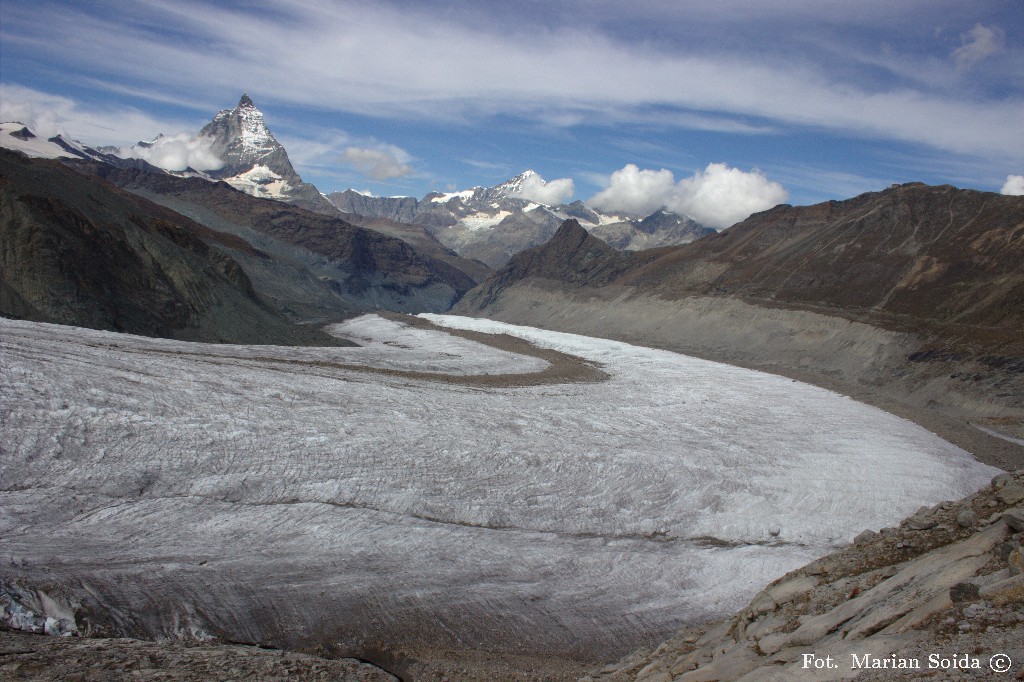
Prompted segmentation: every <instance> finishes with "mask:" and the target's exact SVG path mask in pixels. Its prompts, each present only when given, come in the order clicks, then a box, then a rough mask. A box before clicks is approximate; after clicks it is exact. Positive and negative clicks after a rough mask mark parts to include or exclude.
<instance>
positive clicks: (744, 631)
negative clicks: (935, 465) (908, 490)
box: [585, 470, 1024, 682]
mask: <svg viewBox="0 0 1024 682" xmlns="http://www.w3.org/2000/svg"><path fill="white" fill-rule="evenodd" d="M1022 543H1024V470H1020V471H1017V472H1016V473H1015V474H1012V475H1011V474H1002V475H1000V476H997V477H996V478H995V479H993V481H992V485H991V486H990V487H989V488H987V489H985V490H982V491H981V492H979V493H977V494H975V495H972V496H970V497H967V498H964V499H962V500H958V501H955V502H953V501H951V502H944V503H941V504H938V505H935V506H934V507H922V508H921V509H920V510H919V511H918V512H917V513H916V514H914V515H913V516H911V517H908V518H907V519H905V520H904V521H903V522H902V523H901V524H900V526H899V527H894V528H884V529H882V530H881V532H880V533H875V532H873V531H865V532H864V533H862V534H861V535H860V536H858V537H857V539H856V541H855V542H854V544H853V545H852V546H851V547H849V548H848V549H845V550H842V551H839V552H835V553H833V554H830V555H828V556H826V557H823V558H821V559H819V560H817V561H814V562H812V563H810V564H808V565H807V566H804V567H803V568H800V569H799V570H796V571H793V572H791V573H789V574H787V575H785V576H783V577H782V578H780V579H778V580H776V581H774V582H773V583H772V584H771V585H769V586H768V587H766V588H765V589H764V590H763V591H762V592H761V593H760V594H758V595H757V596H756V597H754V599H753V600H752V601H751V602H750V604H749V605H747V606H746V607H745V608H744V609H742V610H740V611H739V612H738V613H737V614H736V615H734V616H733V617H731V618H729V619H726V620H723V621H719V622H716V623H711V624H708V625H705V626H702V627H698V628H689V629H686V630H683V631H681V632H680V633H679V634H678V635H676V636H675V637H673V638H672V639H670V640H668V641H666V642H665V643H663V644H661V645H660V646H659V647H657V648H656V649H654V650H653V651H647V652H639V653H637V654H634V655H633V656H630V657H629V658H627V659H625V660H623V661H622V662H620V663H618V664H613V665H609V666H607V667H605V668H603V669H602V670H600V671H598V672H596V673H594V674H593V675H592V676H590V677H587V678H585V679H586V680H590V681H591V682H594V681H596V680H606V681H608V682H611V681H625V680H635V681H636V682H684V681H685V682H697V681H698V680H700V681H710V680H738V681H743V682H773V681H776V680H778V681H779V682H783V681H789V680H808V681H817V680H835V679H850V678H854V677H856V679H858V680H910V679H951V680H954V679H965V678H966V679H994V678H995V677H998V676H999V675H1001V674H1005V676H1006V679H1022V676H1024V636H1022V635H1024V554H1022V551H1024V550H1022V548H1021V545H1022ZM886 665H889V666H891V667H890V668H888V669H887V668H885V667H884V666H886ZM937 675H938V676H940V677H936V676H937ZM990 676H991V677H990Z"/></svg>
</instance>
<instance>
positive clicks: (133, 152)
mask: <svg viewBox="0 0 1024 682" xmlns="http://www.w3.org/2000/svg"><path fill="white" fill-rule="evenodd" d="M212 146H213V138H212V137H205V136H199V135H192V134H189V133H178V134H177V135H173V136H170V137H168V136H166V135H161V136H160V137H158V138H157V139H155V140H154V141H153V143H152V145H151V146H148V147H146V146H140V145H132V146H131V147H121V148H120V149H118V150H117V155H118V156H120V157H121V158H124V159H142V160H144V161H148V162H149V163H151V164H153V165H154V166H156V167H157V168H163V169H164V170H171V171H181V170H185V169H186V168H189V167H191V168H194V169H195V170H201V171H203V170H217V169H218V168H221V167H222V166H223V165H224V160H223V159H221V158H220V156H219V155H217V154H216V153H214V151H213V150H212Z"/></svg>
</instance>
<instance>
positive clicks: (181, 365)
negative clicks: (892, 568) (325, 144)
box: [0, 316, 995, 679]
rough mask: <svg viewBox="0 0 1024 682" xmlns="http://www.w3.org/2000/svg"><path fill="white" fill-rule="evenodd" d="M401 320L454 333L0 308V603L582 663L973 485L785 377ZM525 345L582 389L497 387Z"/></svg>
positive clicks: (434, 653)
mask: <svg viewBox="0 0 1024 682" xmlns="http://www.w3.org/2000/svg"><path fill="white" fill-rule="evenodd" d="M427 319H429V320H430V321H432V322H434V323H436V324H441V325H444V326H445V327H454V328H456V329H458V328H463V329H467V330H469V331H470V332H472V334H473V335H472V338H463V337H455V338H452V337H450V336H449V335H448V333H447V332H445V331H443V330H441V329H436V328H423V324H422V323H416V324H413V325H406V324H404V323H402V322H399V321H395V320H388V319H385V318H379V317H360V318H356V319H354V320H353V321H351V322H349V323H344V324H342V325H340V326H335V327H333V328H332V330H331V331H332V333H334V334H338V335H341V336H342V337H345V338H348V339H351V340H354V341H356V342H358V343H359V344H361V345H360V347H358V348H352V349H345V348H335V349H301V348H299V349H288V348H283V347H273V346H260V347H247V346H203V345H195V344H185V343H181V342H173V341H163V340H157V339H145V338H142V337H131V336H125V335H117V334H110V333H106V332H97V331H88V330H84V329H75V328H71V327H54V326H49V325H41V324H39V323H29V322H12V321H3V322H2V324H3V325H4V333H3V354H4V359H3V363H2V365H0V366H2V367H3V374H4V376H3V383H4V386H5V387H6V388H5V391H4V395H3V404H2V410H3V417H4V418H3V420H2V422H3V442H5V443H11V444H15V445H16V447H15V448H14V449H13V450H11V451H9V452H8V453H7V455H6V456H5V460H4V464H3V469H2V470H0V476H2V479H3V480H4V481H5V486H4V491H3V492H2V495H0V497H2V500H3V502H2V504H3V508H4V510H5V514H4V518H5V519H6V522H5V525H4V528H3V529H2V531H0V532H2V533H3V536H4V537H5V538H6V541H5V544H4V550H3V552H4V554H3V556H2V557H0V558H2V561H3V565H4V566H5V569H4V576H5V577H4V586H5V592H4V594H5V604H6V606H5V609H6V612H7V613H9V614H10V613H14V614H21V615H19V616H18V618H20V619H21V621H20V622H21V623H22V625H26V624H31V623H38V625H37V627H40V628H41V629H42V627H43V626H44V623H43V621H44V620H45V621H46V623H45V627H46V628H48V629H52V630H53V631H54V633H56V632H58V631H60V630H61V629H62V628H63V629H65V630H68V631H77V632H79V633H80V634H90V635H103V634H116V635H119V636H125V635H131V636H135V637H144V638H151V637H158V638H160V637H172V638H175V637H183V636H184V637H197V638H200V639H205V638H209V637H217V638H220V639H223V640H227V641H231V642H252V643H258V644H260V645H263V646H274V647H281V648H285V649H293V650H294V649H298V650H302V651H314V650H316V651H326V652H330V653H331V654H332V655H335V656H341V657H356V658H360V659H363V660H370V661H374V662H377V663H378V664H379V665H381V666H382V667H384V668H385V669H387V670H389V671H391V672H397V673H398V674H399V675H400V676H402V677H403V678H406V677H408V676H411V677H413V678H416V679H419V678H421V677H427V676H428V675H429V674H430V671H432V670H440V671H443V670H446V669H447V668H446V666H449V665H454V663H452V662H453V661H455V662H458V665H460V666H463V667H465V666H472V665H477V666H479V665H483V664H482V663H481V662H480V661H482V660H485V659H486V660H488V661H490V662H489V663H487V664H486V665H487V666H496V667H495V668H494V669H495V670H497V669H504V670H520V671H521V672H522V670H529V669H531V667H530V666H531V665H532V666H536V665H538V662H539V661H548V662H549V663H551V664H554V665H556V667H557V666H559V665H560V666H563V667H566V666H567V668H566V669H575V670H576V671H577V673H578V674H582V673H583V672H584V671H585V670H586V669H587V668H588V667H592V666H594V665H597V664H600V663H607V662H609V661H611V660H614V659H615V658H617V657H618V656H621V655H624V654H626V653H628V652H629V651H631V650H633V649H635V648H637V647H639V646H644V645H650V644H653V643H655V642H657V641H658V640H659V639H661V638H664V637H667V636H668V635H670V634H671V633H672V632H674V631H675V630H677V629H678V628H679V627H681V626H684V625H687V624H692V623H698V622H703V621H705V620H707V619H709V618H715V617H720V616H723V615H725V614H728V613H730V612H732V611H733V610H735V609H737V608H738V607H740V606H741V605H742V604H743V603H744V602H745V601H746V600H747V599H749V597H750V596H752V595H753V594H754V593H755V592H756V591H757V590H758V589H760V586H761V585H763V584H764V583H765V582H768V581H769V580H771V579H773V578H774V577H776V576H779V575H781V574H783V573H785V572H786V571H789V570H791V569H793V568H796V567H798V566H801V565H803V564H804V563H806V562H807V561H809V560H811V559H813V558H815V557H817V556H821V555H822V554H824V553H826V552H828V551H829V550H830V549H832V548H833V547H837V546H842V545H843V544H845V543H846V542H848V541H849V540H850V539H851V538H852V536H853V535H856V534H857V533H859V532H860V531H861V530H863V528H865V527H875V528H880V527H882V526H885V525H891V524H893V523H895V522H897V521H898V520H899V519H900V518H902V517H903V516H905V515H906V514H908V513H909V512H911V511H912V510H913V509H915V508H917V507H918V506H920V505H921V504H933V503H935V502H939V501H941V500H944V499H949V498H955V497H959V496H962V495H964V494H967V493H969V492H971V491H972V490H974V489H976V488H977V487H979V486H980V485H981V484H982V483H983V482H984V481H986V480H987V479H988V478H990V477H991V476H992V474H993V472H994V471H995V470H994V469H992V468H991V467H987V466H984V465H981V464H979V463H977V462H974V461H973V460H972V459H971V458H970V457H969V456H968V455H967V453H965V452H963V451H962V450H960V449H958V448H955V447H953V446H950V445H949V444H948V443H944V442H943V441H941V440H940V439H938V438H936V437H935V436H933V435H932V434H930V433H928V432H926V431H924V430H923V429H920V428H919V427H916V426H914V425H912V424H911V423H909V422H906V421H903V420H900V419H897V418H894V417H891V416H890V415H887V414H885V413H884V412H881V411H879V410H875V409H873V408H869V407H866V406H863V405H861V404H859V403H856V402H854V401H851V400H848V399H846V398H844V397H842V396H839V395H836V394H833V393H830V392H828V391H824V390H821V389H818V388H814V387H812V386H808V385H805V384H795V383H793V382H791V381H790V380H788V379H782V378H779V377H775V376H772V375H767V374H761V373H756V372H750V371H747V370H740V369H736V368H732V367H729V366H726V365H719V364H716V363H709V362H706V361H701V360H696V359H691V358H687V357H685V356H681V355H676V354H674V353H669V352H665V351H655V350H648V349H644V348H639V347H635V346H628V345H625V344H622V343H618V342H610V341H601V340H598V339H593V338H586V337H576V336H571V335H563V334H556V333H551V332H544V331H541V330H535V329H529V328H518V327H509V326H506V325H501V324H498V323H491V322H485V321H477V320H472V319H468V318H456V317H449V316H434V317H428V318H427ZM492 334H503V335H509V336H511V337H513V338H520V339H523V340H525V341H528V342H530V343H531V344H533V345H535V346H536V347H538V348H539V349H548V350H545V351H540V352H541V357H536V355H537V352H536V351H535V352H533V353H532V354H530V355H522V354H521V353H515V352H509V351H507V350H502V349H501V348H500V347H499V348H494V347H493V346H494V342H493V341H492V342H490V343H489V345H481V344H480V341H481V340H484V339H486V338H487V337H489V336H490V335H492ZM494 338H496V339H498V345H499V346H505V347H508V343H507V342H503V341H501V339H502V338H503V337H502V336H498V337H494ZM44 339H45V344H44V343H41V342H42V341H43V340H44ZM513 347H514V346H513ZM552 352H555V353H561V354H566V353H567V354H569V355H573V356H577V357H579V358H581V359H582V361H583V363H584V365H585V366H587V367H591V368H592V367H595V366H596V367H597V368H599V369H600V374H593V373H590V374H583V375H581V374H579V373H578V372H577V373H576V374H575V376H576V377H577V379H584V380H585V381H584V382H583V383H566V378H572V377H562V378H557V379H555V380H554V381H553V382H552V380H548V381H542V382H541V383H538V384H536V385H528V384H530V383H531V382H526V384H527V385H520V386H517V385H516V384H517V383H519V382H516V381H515V380H514V379H513V378H514V377H516V376H519V375H525V376H529V375H531V374H534V373H536V372H538V371H541V372H543V371H544V370H545V368H546V367H547V366H548V365H549V364H551V362H552V360H553V361H555V362H556V363H557V362H564V360H563V359H557V358H556V357H555V356H551V355H550V353H552ZM544 354H547V358H548V359H545V356H544ZM481 375H482V376H489V377H490V380H489V382H488V383H486V384H477V383H469V384H463V383H461V382H460V380H461V379H463V378H470V377H476V376H481ZM501 377H506V378H504V379H502V378H501ZM156 386H159V387H160V390H159V391H158V392H154V391H153V388H154V387H156ZM583 406H585V407H583ZM754 509H756V510H757V513H756V514H752V513H751V512H752V510H754ZM825 512H827V513H825ZM254 558H258V560H254ZM625 613H628V614H630V615H629V616H628V617H626V618H624V617H623V614H625ZM48 619H49V620H48ZM51 623H52V624H51ZM474 661H475V662H474ZM531 661H532V663H531ZM558 661H561V663H557V662H558ZM524 666H525V667H524ZM475 674H478V675H482V676H483V677H487V676H488V673H487V672H486V668H485V669H483V670H481V669H477V672H476V673H475Z"/></svg>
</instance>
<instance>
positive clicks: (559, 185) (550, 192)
mask: <svg viewBox="0 0 1024 682" xmlns="http://www.w3.org/2000/svg"><path fill="white" fill-rule="evenodd" d="M575 191H576V187H575V185H574V184H573V181H572V178H558V179H556V180H544V178H542V177H541V176H539V175H537V174H533V175H528V176H526V177H525V178H523V181H522V184H520V186H519V189H518V190H517V191H516V192H514V193H513V196H517V197H519V198H521V199H528V200H530V201H536V202H537V203H539V204H547V205H549V206H554V205H557V204H561V203H563V202H565V201H566V200H567V199H568V198H569V197H571V196H572V195H573V193H574V192H575Z"/></svg>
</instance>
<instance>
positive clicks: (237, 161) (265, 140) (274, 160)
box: [199, 94, 337, 214]
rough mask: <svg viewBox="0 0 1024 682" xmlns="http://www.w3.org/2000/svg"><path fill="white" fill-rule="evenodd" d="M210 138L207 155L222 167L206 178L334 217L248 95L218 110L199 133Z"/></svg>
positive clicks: (332, 210)
mask: <svg viewBox="0 0 1024 682" xmlns="http://www.w3.org/2000/svg"><path fill="white" fill-rule="evenodd" d="M199 135H200V136H205V137H209V138H211V139H212V141H213V142H212V144H211V148H210V150H211V152H213V153H214V154H216V155H217V156H219V157H220V158H221V159H222V160H223V161H224V165H223V166H222V167H221V168H219V169H217V170H212V171H207V172H208V173H209V175H210V176H211V177H213V178H215V179H217V180H224V181H225V182H227V183H228V184H230V185H231V186H233V187H235V188H236V189H239V190H241V191H243V192H245V193H246V194H251V195H253V196H256V197H262V198H266V199H277V200H280V201H287V202H288V203H290V204H296V205H298V206H301V207H302V208H308V209H310V210H313V211H317V212H319V213H328V214H336V213H337V212H336V210H335V209H334V207H333V206H332V205H331V204H330V202H328V201H327V200H326V199H325V198H324V197H323V195H322V194H320V192H319V190H317V188H316V187H314V186H313V185H311V184H309V183H306V182H303V181H302V178H301V177H299V174H298V173H296V172H295V168H294V167H293V166H292V162H291V161H290V160H289V159H288V152H287V151H285V148H284V147H283V146H282V145H281V143H280V142H278V141H277V139H276V138H275V137H274V135H273V133H271V132H270V129H269V128H267V124H266V122H265V121H264V119H263V112H261V111H260V110H259V109H257V108H256V105H255V104H254V103H253V101H252V99H251V98H250V97H249V95H248V94H243V95H242V98H241V99H240V100H239V101H238V106H236V107H235V108H234V109H224V110H222V111H220V112H219V113H218V114H217V115H216V116H214V117H213V120H212V121H210V122H209V123H207V124H206V126H205V127H204V128H203V129H202V130H201V131H199Z"/></svg>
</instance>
